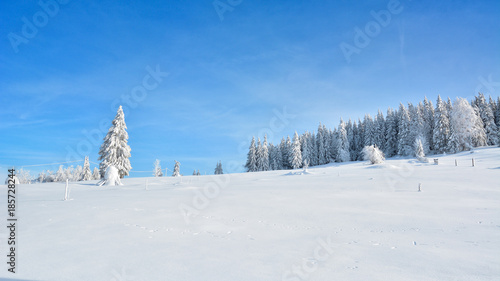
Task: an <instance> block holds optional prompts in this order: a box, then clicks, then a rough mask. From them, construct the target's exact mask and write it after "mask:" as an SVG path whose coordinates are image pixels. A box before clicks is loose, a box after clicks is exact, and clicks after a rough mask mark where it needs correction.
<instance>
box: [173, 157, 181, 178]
mask: <svg viewBox="0 0 500 281" xmlns="http://www.w3.org/2000/svg"><path fill="white" fill-rule="evenodd" d="M174 161H175V160H174ZM180 166H181V164H180V163H179V162H177V161H175V166H174V171H173V172H172V177H180V175H181V173H180V170H181V167H180Z"/></svg>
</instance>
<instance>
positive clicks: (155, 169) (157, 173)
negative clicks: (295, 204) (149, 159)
mask: <svg viewBox="0 0 500 281" xmlns="http://www.w3.org/2000/svg"><path fill="white" fill-rule="evenodd" d="M153 176H155V177H163V172H162V170H161V163H160V160H159V159H156V160H155V162H154V163H153Z"/></svg>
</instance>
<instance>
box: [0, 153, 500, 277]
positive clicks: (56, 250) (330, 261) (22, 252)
mask: <svg viewBox="0 0 500 281" xmlns="http://www.w3.org/2000/svg"><path fill="white" fill-rule="evenodd" d="M436 158H439V165H434V164H433V163H429V164H423V163H418V162H416V161H415V160H412V159H390V160H387V161H386V162H385V163H384V164H381V165H368V164H366V163H361V162H350V163H345V164H330V165H326V166H321V167H315V168H310V169H309V172H308V173H304V174H303V173H301V170H295V171H272V172H259V173H246V174H231V175H219V176H199V177H195V176H186V177H178V178H172V177H169V178H148V179H147V181H148V189H147V190H146V189H145V184H146V178H125V179H123V180H122V182H123V183H124V186H116V187H115V186H111V187H110V186H108V187H98V186H95V181H90V182H78V183H70V188H71V193H70V198H71V200H69V201H63V200H62V199H63V197H64V187H65V184H64V183H47V184H34V185H20V186H18V198H19V200H20V201H19V202H18V206H17V208H18V218H19V221H18V232H17V239H18V244H19V246H18V249H19V250H18V253H17V259H18V260H17V261H18V264H17V271H18V273H16V274H15V275H14V274H11V273H9V272H7V265H6V261H7V258H6V254H5V253H6V250H7V242H6V240H5V239H6V237H7V228H6V227H5V226H4V227H1V228H0V237H2V238H1V239H0V250H1V252H0V253H1V256H2V257H0V261H1V260H3V261H2V262H1V264H3V266H2V267H1V268H0V280H4V279H2V278H12V279H15V280H17V279H22V280H106V281H107V280H109V281H111V280H116V281H118V280H145V281H146V280H176V281H181V280H214V281H223V280H231V281H233V280H499V279H500V254H499V253H500V148H479V149H476V150H475V153H473V154H471V153H469V152H465V153H460V154H456V155H448V156H439V157H436ZM471 158H474V159H475V161H476V166H475V167H471ZM455 159H457V161H458V167H456V166H455ZM419 184H421V190H422V191H421V192H418V191H417V190H418V186H419ZM4 187H5V186H4ZM2 190H3V191H2V192H1V198H2V199H1V205H0V208H2V209H3V210H4V211H3V212H4V213H6V209H7V206H6V189H5V188H4V189H2ZM204 193H205V194H206V195H208V197H206V196H205V195H203V194H204ZM182 210H184V211H182ZM186 210H187V211H188V213H190V215H189V216H186V214H185V211H186ZM6 219H7V217H6V216H4V224H5V225H7V222H6Z"/></svg>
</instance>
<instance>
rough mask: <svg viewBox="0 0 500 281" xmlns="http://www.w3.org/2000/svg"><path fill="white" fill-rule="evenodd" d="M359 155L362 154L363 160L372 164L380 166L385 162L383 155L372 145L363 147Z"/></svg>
mask: <svg viewBox="0 0 500 281" xmlns="http://www.w3.org/2000/svg"><path fill="white" fill-rule="evenodd" d="M361 153H362V154H363V159H364V160H368V161H370V163H372V164H380V163H383V162H384V160H385V156H384V153H383V152H382V151H380V149H378V147H376V146H373V145H367V146H365V147H364V148H363V150H362V151H361Z"/></svg>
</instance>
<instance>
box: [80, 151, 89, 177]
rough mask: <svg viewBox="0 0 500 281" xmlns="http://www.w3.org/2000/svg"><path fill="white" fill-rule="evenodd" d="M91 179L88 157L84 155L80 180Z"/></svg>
mask: <svg viewBox="0 0 500 281" xmlns="http://www.w3.org/2000/svg"><path fill="white" fill-rule="evenodd" d="M91 179H92V172H91V171H90V163H89V157H88V156H85V162H84V163H83V172H82V177H81V178H80V180H82V181H89V180H91Z"/></svg>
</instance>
